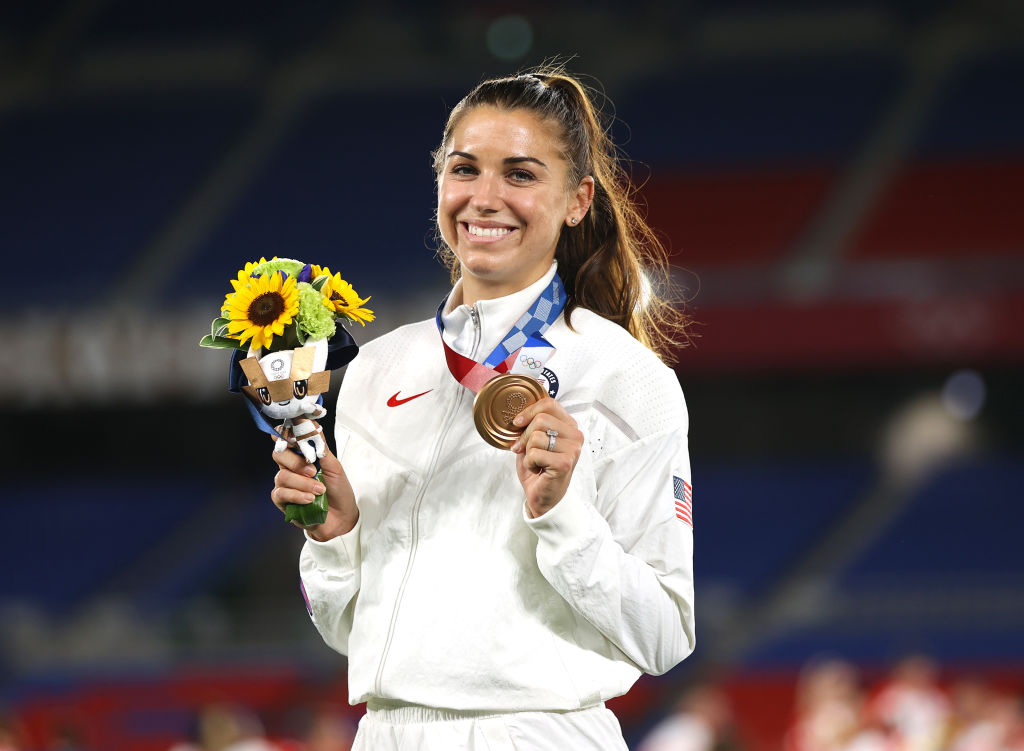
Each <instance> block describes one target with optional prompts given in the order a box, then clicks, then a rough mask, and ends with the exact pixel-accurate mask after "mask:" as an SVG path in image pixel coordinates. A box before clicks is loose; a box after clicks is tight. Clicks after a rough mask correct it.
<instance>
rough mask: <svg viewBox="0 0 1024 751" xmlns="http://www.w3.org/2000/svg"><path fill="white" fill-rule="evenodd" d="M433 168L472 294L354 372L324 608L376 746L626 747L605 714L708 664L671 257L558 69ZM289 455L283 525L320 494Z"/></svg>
mask: <svg viewBox="0 0 1024 751" xmlns="http://www.w3.org/2000/svg"><path fill="white" fill-rule="evenodd" d="M434 164H435V169H436V172H437V192H438V204H437V224H438V228H439V231H440V236H441V238H442V239H443V242H444V246H445V252H446V253H447V254H448V255H449V257H450V259H451V265H452V269H453V279H455V280H456V282H455V285H454V288H453V289H452V292H451V293H450V295H449V296H448V298H447V300H446V301H445V302H444V303H443V304H442V307H441V308H440V309H439V310H438V314H437V316H436V318H435V320H428V321H424V322H422V323H417V324H412V325H409V326H405V327H402V328H399V329H397V330H395V331H393V332H391V333H389V334H387V335H385V336H383V337H381V338H380V339H377V340H375V341H373V342H370V343H369V344H367V345H365V346H364V347H363V349H362V350H361V352H360V355H359V357H358V358H356V360H355V361H354V362H353V363H352V364H351V365H350V366H349V369H348V372H347V373H346V376H345V380H344V382H343V384H342V387H341V392H340V394H339V397H338V409H337V417H336V422H337V430H336V443H337V457H338V459H340V462H339V460H338V459H336V458H335V457H334V455H331V454H328V456H327V457H325V459H324V460H323V461H322V467H323V476H324V483H325V485H326V488H327V493H328V498H329V504H330V512H329V515H328V519H327V521H326V522H325V523H324V524H323V525H320V526H319V527H316V528H314V529H308V530H306V536H307V538H308V539H307V542H306V544H305V547H304V548H303V552H302V555H301V560H300V571H301V574H302V582H303V586H304V590H305V592H306V594H307V597H308V602H309V606H310V614H311V616H312V618H313V621H314V623H315V624H316V627H317V629H318V630H319V631H320V633H321V635H322V636H323V638H324V639H325V641H326V642H327V643H328V644H329V645H330V646H332V647H334V648H335V649H337V650H338V651H340V652H342V653H344V654H347V655H348V658H349V690H350V700H351V701H352V702H353V703H357V702H362V701H366V702H367V709H368V711H367V715H366V716H365V717H364V718H363V720H362V722H361V724H360V729H359V733H358V736H357V742H356V746H355V748H357V749H373V750H374V751H379V750H380V749H399V748H401V749H435V748H436V749H444V750H445V751H450V750H451V749H492V750H493V749H513V748H516V749H560V750H563V751H564V749H574V750H576V749H613V748H619V749H624V748H625V743H624V742H623V739H622V734H621V731H620V729H619V726H618V723H617V721H616V720H615V717H614V716H613V715H612V714H611V712H610V711H608V710H607V709H605V708H604V704H603V702H604V700H606V699H609V698H611V697H614V696H618V695H620V694H622V693H625V692H626V691H627V690H628V689H629V687H630V686H631V685H632V684H633V683H634V682H635V681H636V679H637V678H638V677H639V675H640V673H641V672H648V673H655V674H660V673H663V672H665V671H666V670H668V669H669V668H671V667H673V666H674V665H675V664H677V663H678V662H679V661H680V660H682V659H683V658H684V657H686V656H687V655H688V654H689V653H690V652H691V651H692V650H693V646H694V626H693V583H692V547H693V537H692V523H691V518H690V508H689V503H690V500H689V482H690V469H689V459H688V454H687V444H686V431H687V414H686V408H685V405H684V402H683V398H682V393H681V391H680V389H679V385H678V382H677V380H676V378H675V375H674V373H673V372H672V370H670V369H669V368H667V367H666V366H665V365H663V364H662V363H661V361H660V360H659V359H658V357H657V355H655V354H654V352H653V351H652V350H651V349H649V346H663V347H664V346H666V345H667V344H669V343H670V340H671V338H672V336H673V335H674V334H677V333H681V331H682V326H681V321H680V319H678V318H676V319H673V318H672V315H673V314H672V311H671V308H669V307H668V306H667V305H666V304H665V303H664V302H663V301H660V300H659V299H657V297H655V296H652V295H650V294H649V293H648V294H647V295H646V297H643V296H644V293H645V285H644V282H643V276H642V269H643V268H644V265H645V263H649V261H650V257H649V256H647V255H645V254H647V253H649V252H650V250H651V249H652V248H657V245H656V242H655V241H654V240H653V237H652V235H651V232H650V230H649V229H648V228H647V227H646V225H645V224H644V223H643V222H642V220H641V219H640V218H639V216H638V215H637V214H636V212H635V210H634V209H633V207H632V205H631V203H630V202H629V200H628V197H627V193H626V187H625V182H624V181H623V180H622V179H621V173H620V172H619V171H618V166H617V163H616V161H615V153H614V147H613V146H612V144H611V143H610V142H609V140H608V139H607V137H606V135H605V132H604V130H603V129H602V127H601V124H600V120H599V117H598V113H597V111H596V109H595V107H594V106H593V104H592V102H591V99H590V97H589V96H588V94H587V92H586V90H585V89H584V87H583V86H582V85H581V84H580V83H579V82H578V81H577V80H576V79H574V78H572V77H570V76H568V75H566V74H565V73H564V72H562V71H560V70H546V71H541V72H538V73H534V74H528V75H521V76H516V77H512V78H505V79H496V80H492V81H487V82H484V83H482V84H480V85H479V86H477V87H476V88H475V89H474V90H473V91H472V92H471V93H470V94H469V95H468V96H467V97H466V98H465V99H463V100H462V102H460V103H459V104H458V105H457V106H456V107H455V108H454V110H453V111H452V113H451V115H450V117H449V120H448V124H447V127H446V128H445V131H444V135H443V139H442V142H441V146H440V147H439V148H438V150H437V151H436V152H435V155H434ZM562 306H564V308H563V307H562ZM524 342H525V344H524ZM645 345H647V346H645ZM520 347H522V348H521V349H520ZM513 355H514V356H513ZM477 363H482V364H481V365H477ZM503 363H504V364H503ZM508 365H510V366H511V372H513V373H515V372H520V373H527V374H530V377H529V378H528V379H527V380H529V381H531V382H535V381H536V380H539V381H540V382H542V383H543V386H544V388H543V389H542V390H541V391H542V393H541V394H540V395H539V396H542V397H543V398H538V400H537V401H535V402H534V403H532V404H529V406H526V407H525V409H522V411H521V412H519V414H518V416H517V417H515V426H514V427H510V428H509V431H508V432H506V433H503V432H502V427H501V426H500V425H499V426H497V427H496V425H495V422H494V421H493V420H492V421H491V422H490V423H488V421H487V419H485V418H481V413H480V409H479V407H478V409H477V411H476V413H474V401H476V402H480V400H481V398H483V397H484V394H485V389H486V388H487V386H486V385H485V382H486V381H487V379H488V378H490V377H493V376H494V375H495V370H497V371H501V370H502V368H503V367H505V366H508ZM506 377H507V376H506ZM494 383H499V381H495V382H494ZM544 390H546V392H547V393H546V394H544V393H543V391H544ZM473 391H480V397H479V398H476V399H474V396H473V393H472V392H473ZM526 401H528V399H526V398H525V397H524V398H520V397H519V396H516V395H515V394H513V395H512V396H509V397H508V398H507V399H506V401H505V403H504V405H501V404H499V409H498V411H499V412H501V410H502V409H504V410H505V412H504V413H502V414H504V415H505V416H504V417H501V416H500V415H499V417H497V418H495V420H497V422H499V423H500V422H501V420H503V419H505V418H511V416H512V415H514V414H515V411H516V409H518V408H519V407H521V406H522V404H523V403H525V402H526ZM509 410H511V411H509ZM481 420H482V421H483V423H485V424H484V425H483V426H482V430H483V432H484V433H487V432H488V431H490V439H491V441H492V442H494V443H496V444H497V445H501V443H502V441H504V442H505V445H508V444H509V443H510V444H511V446H510V447H509V448H510V449H511V453H510V452H509V451H505V450H502V449H501V448H497V447H495V446H494V445H488V443H487V442H485V440H484V439H483V438H482V437H481V434H479V433H478V431H477V429H476V426H475V422H481ZM506 427H508V426H506ZM519 430H521V431H522V432H521V434H519V435H518V436H517V431H519ZM274 459H275V461H277V462H278V464H279V465H280V471H279V472H278V475H277V477H276V481H275V488H274V490H273V491H272V499H273V501H274V503H275V504H277V505H278V506H283V504H285V503H288V502H294V503H308V502H310V501H311V500H312V498H313V494H314V493H318V492H322V491H323V487H322V486H320V485H319V483H317V482H316V481H314V480H313V479H312V478H310V477H309V476H308V475H309V470H308V468H307V467H305V465H304V462H303V460H302V458H301V457H300V456H298V455H297V454H292V453H291V452H285V453H283V454H275V455H274ZM342 467H344V469H342Z"/></svg>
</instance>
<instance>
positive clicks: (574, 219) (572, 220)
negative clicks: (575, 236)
mask: <svg viewBox="0 0 1024 751" xmlns="http://www.w3.org/2000/svg"><path fill="white" fill-rule="evenodd" d="M578 221H579V219H577V218H576V217H573V218H572V219H570V220H569V223H570V224H576V222H578Z"/></svg>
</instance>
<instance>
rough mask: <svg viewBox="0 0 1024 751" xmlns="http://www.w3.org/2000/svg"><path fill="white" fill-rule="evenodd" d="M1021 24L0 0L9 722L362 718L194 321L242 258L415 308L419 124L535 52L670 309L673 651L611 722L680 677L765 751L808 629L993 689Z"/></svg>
mask: <svg viewBox="0 0 1024 751" xmlns="http://www.w3.org/2000/svg"><path fill="white" fill-rule="evenodd" d="M1022 40H1024V11H1022V7H1021V6H1020V4H1019V3H1013V2H996V1H994V0H993V1H992V2H967V1H961V2H955V1H953V0H949V1H948V2H925V1H924V0H903V1H891V2H883V1H882V0H877V1H876V2H870V1H869V0H845V1H844V0H826V1H824V2H814V3H811V2H798V1H797V0H792V1H790V2H786V1H773V2H752V1H745V0H726V1H725V2H715V3H712V2H698V1H694V2H679V3H660V2H644V1H641V2H633V3H611V2H589V3H575V2H570V3H558V4H547V3H545V4H542V3H520V4H515V5H513V4H510V3H499V2H491V3H468V2H443V3H434V4H421V3H413V2H379V3H373V4H365V5H364V4H359V3H354V2H341V3H316V2H311V1H309V0H303V1H301V2H293V3H272V2H263V1H262V0H256V1H255V2H252V1H250V2H246V3H242V2H237V1H235V0H230V1H228V2H219V3H207V2H198V0H183V1H181V2H176V3H174V4H168V5H158V4H149V3H136V2H129V1H128V0H91V1H84V0H83V1H74V0H72V1H68V2H58V1H56V0H54V1H51V2H37V3H31V4H30V3H14V4H9V5H6V6H5V7H4V8H3V10H0V248H2V250H3V260H4V264H3V269H4V272H5V273H4V274H3V277H2V278H3V284H4V287H5V293H4V295H3V298H4V302H5V305H4V313H3V316H2V318H0V342H2V343H3V344H2V346H3V349H2V351H3V367H4V377H3V378H0V403H2V405H3V407H4V414H5V416H6V420H5V423H6V424H5V429H4V430H3V438H2V440H3V456H4V457H5V459H4V476H5V479H4V486H3V509H4V511H5V522H4V524H3V525H2V529H3V532H2V533H0V551H2V552H0V556H2V558H0V562H2V568H0V570H2V571H3V572H4V573H3V574H2V579H0V581H2V584H0V639H2V641H0V645H2V648H0V715H3V714H5V713H6V716H7V718H8V719H7V720H2V719H0V722H5V723H6V725H0V730H2V728H3V727H13V728H17V732H18V733H20V735H21V738H22V743H23V745H24V747H25V748H33V749H34V748H49V747H53V745H52V744H53V743H55V742H56V741H55V739H56V737H57V736H58V735H59V733H60V732H61V728H69V730H68V731H67V732H68V733H71V734H72V735H77V737H78V738H79V739H80V740H81V743H82V745H83V747H89V748H104V749H120V748H125V749H128V748H131V749H163V748H169V747H170V745H171V743H172V742H173V741H175V740H178V739H181V738H183V737H185V736H186V735H187V733H188V728H189V726H190V723H191V719H190V718H191V717H192V716H193V715H194V713H195V712H196V711H197V710H198V709H199V708H200V707H202V706H204V705H208V704H210V703H211V702H230V703H236V704H239V705H245V706H247V707H249V709H250V710H251V711H252V712H254V713H255V714H256V715H257V716H258V717H259V719H260V722H261V723H262V725H263V727H264V728H265V729H266V732H267V734H268V735H269V736H270V737H272V738H276V739H278V740H282V742H283V739H288V738H299V737H301V736H302V735H303V733H305V732H306V730H307V728H308V726H309V723H310V721H311V720H310V717H311V716H312V715H313V714H314V713H315V712H316V711H317V710H316V708H317V707H320V706H322V705H328V706H331V707H334V708H335V709H334V710H333V711H341V712H342V714H344V715H345V717H348V718H355V717H358V715H359V714H360V713H361V711H362V708H361V707H356V708H352V709H351V710H349V709H347V707H346V704H345V697H346V692H345V686H344V660H343V658H341V657H340V656H338V655H336V654H334V653H333V652H331V651H330V650H329V649H328V648H327V647H325V646H324V645H323V644H322V643H321V642H320V641H319V638H318V636H317V635H316V633H315V631H314V629H313V627H312V626H311V625H310V624H309V622H308V619H307V616H306V614H305V612H304V608H303V605H302V601H301V598H300V596H299V594H298V587H297V566H296V556H297V552H298V548H299V546H300V543H301V537H300V535H299V534H298V533H297V532H296V531H295V530H293V529H290V528H288V527H285V526H284V525H283V524H282V523H281V521H280V517H279V515H278V512H277V511H276V510H275V509H274V508H273V506H272V505H271V504H270V502H269V499H268V497H267V492H268V489H269V487H270V485H271V483H272V476H273V472H274V466H273V464H272V463H271V461H270V459H269V448H270V447H269V441H267V440H266V438H265V437H264V436H263V435H262V434H260V433H258V432H257V431H256V430H255V429H254V428H253V427H252V425H251V424H250V422H249V418H248V416H247V415H246V413H245V410H244V409H243V407H242V404H241V402H240V398H239V397H237V396H233V395H230V394H228V393H227V392H226V388H225V376H226V356H224V355H223V353H218V352H213V351H209V350H200V349H199V348H198V347H197V346H196V343H197V342H198V339H199V338H200V337H201V336H202V335H203V333H205V331H206V329H207V327H208V325H209V321H210V320H211V319H212V318H213V317H214V315H215V314H216V312H217V307H218V305H219V303H220V301H221V300H222V299H223V295H224V294H225V293H226V292H227V291H228V285H227V280H228V279H229V278H231V277H233V276H234V275H235V273H236V271H237V269H238V268H240V267H241V266H242V265H243V264H244V262H245V261H247V260H255V259H258V258H259V257H260V256H266V257H268V258H269V257H271V256H273V255H281V256H289V257H297V258H302V259H304V260H310V261H314V262H319V263H321V264H326V265H330V266H331V268H332V269H334V270H339V271H341V273H342V275H343V276H344V277H345V278H346V279H348V280H349V281H350V282H352V283H353V284H354V285H355V287H356V289H357V290H358V291H359V292H360V293H361V294H363V295H372V296H373V301H372V303H371V304H370V307H372V308H373V309H374V310H376V311H377V313H378V316H379V317H378V320H377V321H376V322H374V323H373V324H371V325H369V326H367V327H366V328H365V329H361V328H359V327H358V326H357V327H355V329H354V330H353V335H354V336H355V337H356V338H357V340H359V341H367V340H368V339H370V338H372V337H375V336H379V335H380V334H383V333H384V332H386V331H388V330H389V329H390V328H392V327H394V326H396V325H399V324H401V323H405V322H408V321H413V320H419V319H422V318H425V317H427V316H429V315H430V314H431V312H432V311H433V309H434V307H435V306H436V304H437V301H438V300H439V299H440V298H441V297H442V296H443V295H444V293H445V290H446V288H447V273H446V271H445V270H444V269H443V268H442V267H441V266H440V264H439V263H438V261H437V259H436V257H435V253H434V245H433V230H432V215H433V209H434V195H433V175H432V172H431V168H430V158H429V153H430V150H431V149H432V148H434V147H435V146H436V142H437V140H438V139H439V137H440V133H441V129H442V127H443V124H444V118H445V116H446V113H447V110H448V108H450V107H451V106H452V105H453V104H454V103H455V102H456V101H458V99H459V97H460V96H461V95H462V94H464V93H465V92H466V91H467V90H468V89H469V88H471V87H472V86H473V85H474V84H475V83H477V82H478V81H479V80H481V79H482V78H484V77H486V76H489V75H496V74H505V73H508V72H511V71H515V70H517V69H519V68H523V67H526V66H529V65H533V64H537V63H540V62H542V61H544V60H549V59H552V58H558V59H561V60H563V61H568V66H569V68H570V70H573V71H576V72H578V73H581V74H584V75H586V76H589V77H591V78H590V79H589V80H590V81H591V83H593V84H594V85H596V86H599V87H600V88H601V90H603V92H604V93H605V94H606V96H607V98H608V106H607V107H606V112H608V113H609V114H612V113H614V116H615V119H614V121H613V122H612V123H611V127H612V129H613V132H614V133H615V135H616V137H617V139H618V141H619V143H620V144H622V145H623V148H624V155H625V156H626V157H627V158H628V160H629V164H630V169H631V171H632V174H633V177H634V180H635V182H636V183H637V185H638V186H640V191H639V197H640V199H641V200H642V201H643V202H644V203H645V205H646V207H647V213H648V216H649V218H650V221H651V222H652V224H653V225H654V226H655V227H656V228H657V229H658V231H659V232H660V233H661V235H662V236H663V238H664V240H665V242H666V245H667V246H668V248H669V249H670V252H671V255H672V264H673V274H674V279H675V283H676V284H677V286H678V293H679V294H680V296H681V297H682V298H684V299H686V301H687V307H688V309H689V311H690V313H691V314H692V315H693V316H694V318H695V319H696V321H697V322H698V325H697V326H696V327H695V332H696V334H697V336H696V337H695V339H694V343H693V345H692V346H690V347H688V348H685V349H681V350H680V351H679V352H678V359H677V364H676V366H675V367H676V372H677V373H678V375H679V379H680V382H681V384H682V386H683V390H684V393H685V394H686V397H687V402H688V405H689V409H690V418H691V426H690V435H691V459H692V464H693V485H694V516H695V523H696V528H695V534H696V538H695V539H696V554H695V567H696V581H697V613H698V634H699V639H698V648H697V651H696V653H695V654H694V655H693V656H692V657H691V658H690V659H689V660H687V661H686V662H685V663H684V664H683V665H681V666H680V667H678V668H676V669H675V670H674V671H672V672H671V673H669V674H668V675H667V676H664V677H660V678H649V677H645V678H644V679H642V680H641V682H640V683H639V684H638V686H637V687H636V688H635V689H634V690H633V691H632V692H631V693H630V694H629V695H628V696H627V697H624V698H623V699H621V700H618V702H617V703H614V704H613V708H614V709H615V711H616V712H617V714H618V715H619V717H620V720H621V721H622V723H623V726H624V729H625V731H626V735H627V740H629V741H630V743H631V744H632V745H633V746H634V747H636V745H637V744H638V742H639V740H640V738H641V737H642V736H643V734H644V733H645V731H646V730H647V729H648V728H649V727H651V725H652V724H653V723H654V722H655V721H656V720H657V719H658V718H659V717H661V716H662V715H663V714H664V712H665V711H666V709H667V708H668V706H669V702H670V698H671V697H672V696H674V695H675V694H676V693H677V692H678V690H679V689H680V688H682V687H684V686H686V685H688V684H689V683H691V682H692V681H694V680H696V679H698V678H704V677H706V676H709V675H710V676H714V677H715V680H716V681H718V682H720V683H721V685H724V686H726V687H728V689H729V691H730V692H731V696H732V699H733V701H734V703H735V704H736V708H737V710H738V723H739V725H740V727H741V730H742V731H743V732H744V734H745V736H746V738H747V744H748V745H750V746H752V747H755V748H776V747H778V745H779V744H780V743H781V738H782V733H783V731H784V730H785V728H786V727H787V723H788V722H789V718H790V716H791V712H792V710H793V707H792V701H791V699H792V691H793V687H794V685H795V683H796V682H797V680H798V677H799V675H800V671H801V669H803V668H804V667H805V666H807V665H808V664H810V661H812V660H815V659H817V658H820V657H821V656H822V655H828V656H832V657H836V658H840V659H843V660H848V661H850V662H851V664H853V665H854V666H855V667H856V669H857V670H858V671H860V672H861V674H862V675H863V676H864V681H865V683H866V684H869V683H870V680H872V679H874V678H877V677H879V676H881V675H884V674H885V672H886V671H887V670H888V669H889V668H890V667H891V666H892V665H893V664H894V662H895V661H896V660H898V659H899V658H901V657H902V656H904V655H906V654H910V653H924V654H927V655H930V656H931V657H933V658H934V659H935V660H937V662H938V664H939V666H940V668H941V670H942V671H944V673H943V674H944V676H945V677H946V679H947V680H948V679H950V677H951V676H956V675H959V674H961V673H962V672H965V671H970V672H972V673H976V674H978V675H982V676H986V679H987V680H993V681H996V682H999V681H1003V682H1004V683H1005V682H1006V681H1007V679H1006V675H1007V674H1009V675H1011V676H1014V675H1016V676H1019V675H1020V674H1021V673H1020V670H1019V669H1020V668H1021V666H1022V665H1024V636H1022V634H1024V604H1022V603H1024V597H1022V595H1024V554H1022V553H1021V548H1020V542H1019V536H1020V534H1019V531H1020V529H1021V528H1022V523H1024V515H1022V511H1021V504H1020V500H1021V497H1022V495H1021V491H1020V486H1021V481H1022V479H1024V463H1022V459H1024V400H1022V397H1021V391H1020V386H1021V383H1022V378H1021V376H1022V363H1024V326H1022V324H1021V321H1024V219H1022V218H1021V216H1022V215H1024V214H1022V212H1020V205H1021V203H1022V199H1024V105H1022V103H1021V102H1022V98H1021V96H1020V89H1021V83H1022V81H1024V41H1022ZM335 390H336V386H335ZM328 422H329V419H328ZM1007 671H1009V673H1007ZM759 681H760V683H759ZM765 681H767V683H764V682H765ZM759 686H767V688H765V689H764V691H765V692H767V693H764V694H759V693H758V687H759ZM1009 686H1010V690H1011V691H1015V692H1018V693H1019V692H1020V691H1021V690H1022V688H1024V686H1021V684H1020V681H1019V679H1017V678H1011V679H1009ZM338 708H340V709H338Z"/></svg>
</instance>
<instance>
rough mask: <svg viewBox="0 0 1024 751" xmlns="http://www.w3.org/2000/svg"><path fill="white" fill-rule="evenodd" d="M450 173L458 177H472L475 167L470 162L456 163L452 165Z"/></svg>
mask: <svg viewBox="0 0 1024 751" xmlns="http://www.w3.org/2000/svg"><path fill="white" fill-rule="evenodd" d="M452 174H453V175H458V176H459V177H472V176H473V175H475V174H476V167H474V166H473V165H472V164H456V165H455V166H454V167H452Z"/></svg>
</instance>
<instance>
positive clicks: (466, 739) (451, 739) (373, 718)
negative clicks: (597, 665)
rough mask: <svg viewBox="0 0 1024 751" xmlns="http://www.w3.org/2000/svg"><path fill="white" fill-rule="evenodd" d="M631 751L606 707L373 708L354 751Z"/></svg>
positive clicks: (357, 734) (371, 707)
mask: <svg viewBox="0 0 1024 751" xmlns="http://www.w3.org/2000/svg"><path fill="white" fill-rule="evenodd" d="M570 750H571V751H628V749H627V748H626V742H625V741H624V740H623V739H622V729H621V728H620V727H619V721H618V720H617V719H616V718H615V715H613V714H612V713H611V710H609V709H606V708H605V706H604V704H599V705H597V706H594V707H588V708H586V709H578V710H575V711H571V712H510V713H508V714H491V713H486V712H458V711H453V710H446V709H431V708H430V707H420V706H411V705H401V706H382V705H376V704H374V703H371V704H370V705H369V706H368V708H367V712H366V714H365V715H364V716H363V718H362V719H361V720H360V721H359V732H358V733H356V741H355V745H354V746H352V751H570Z"/></svg>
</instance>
